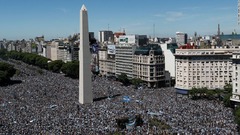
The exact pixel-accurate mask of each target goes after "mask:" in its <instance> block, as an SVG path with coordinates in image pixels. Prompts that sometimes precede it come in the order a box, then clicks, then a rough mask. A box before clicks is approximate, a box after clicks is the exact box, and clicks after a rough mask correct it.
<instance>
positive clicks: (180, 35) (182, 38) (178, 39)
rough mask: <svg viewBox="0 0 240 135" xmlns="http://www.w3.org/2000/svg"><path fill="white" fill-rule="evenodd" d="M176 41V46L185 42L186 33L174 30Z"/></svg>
mask: <svg viewBox="0 0 240 135" xmlns="http://www.w3.org/2000/svg"><path fill="white" fill-rule="evenodd" d="M176 42H177V44H178V46H181V45H185V44H187V34H186V33H182V32H176Z"/></svg>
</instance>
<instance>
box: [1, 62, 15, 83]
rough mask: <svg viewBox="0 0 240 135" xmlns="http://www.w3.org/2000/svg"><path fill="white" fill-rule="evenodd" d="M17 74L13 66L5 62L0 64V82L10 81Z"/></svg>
mask: <svg viewBox="0 0 240 135" xmlns="http://www.w3.org/2000/svg"><path fill="white" fill-rule="evenodd" d="M15 73H16V69H15V68H14V67H13V65H10V64H8V63H5V62H0V82H6V81H9V80H10V78H11V77H13V75H14V74H15Z"/></svg>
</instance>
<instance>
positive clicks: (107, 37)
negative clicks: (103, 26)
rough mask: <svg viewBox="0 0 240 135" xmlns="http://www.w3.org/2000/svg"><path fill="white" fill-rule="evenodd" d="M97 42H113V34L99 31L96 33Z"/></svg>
mask: <svg viewBox="0 0 240 135" xmlns="http://www.w3.org/2000/svg"><path fill="white" fill-rule="evenodd" d="M98 38H99V42H102V43H103V42H107V41H111V42H113V32H112V31H109V30H103V31H99V33H98Z"/></svg>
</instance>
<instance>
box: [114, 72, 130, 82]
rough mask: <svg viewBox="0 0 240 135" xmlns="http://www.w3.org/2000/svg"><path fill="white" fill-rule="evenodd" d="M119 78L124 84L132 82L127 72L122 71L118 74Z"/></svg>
mask: <svg viewBox="0 0 240 135" xmlns="http://www.w3.org/2000/svg"><path fill="white" fill-rule="evenodd" d="M117 78H118V80H119V81H120V82H122V83H123V85H128V84H129V83H130V81H129V79H128V77H127V74H125V73H121V74H120V75H118V76H117Z"/></svg>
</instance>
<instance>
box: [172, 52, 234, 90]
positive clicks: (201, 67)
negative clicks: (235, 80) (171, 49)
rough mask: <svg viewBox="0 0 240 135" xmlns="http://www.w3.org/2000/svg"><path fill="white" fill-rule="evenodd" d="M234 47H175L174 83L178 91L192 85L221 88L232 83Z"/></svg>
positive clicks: (189, 87)
mask: <svg viewBox="0 0 240 135" xmlns="http://www.w3.org/2000/svg"><path fill="white" fill-rule="evenodd" d="M234 50H235V49H226V48H218V49H176V54H175V63H176V65H175V66H176V67H175V68H176V85H175V88H176V90H177V92H178V93H182V94H187V93H188V91H189V90H191V89H192V88H193V87H196V88H203V87H207V88H208V89H216V88H219V89H222V88H223V87H224V85H225V84H226V83H230V84H232V75H233V68H232V60H231V57H232V52H233V51H234Z"/></svg>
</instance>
